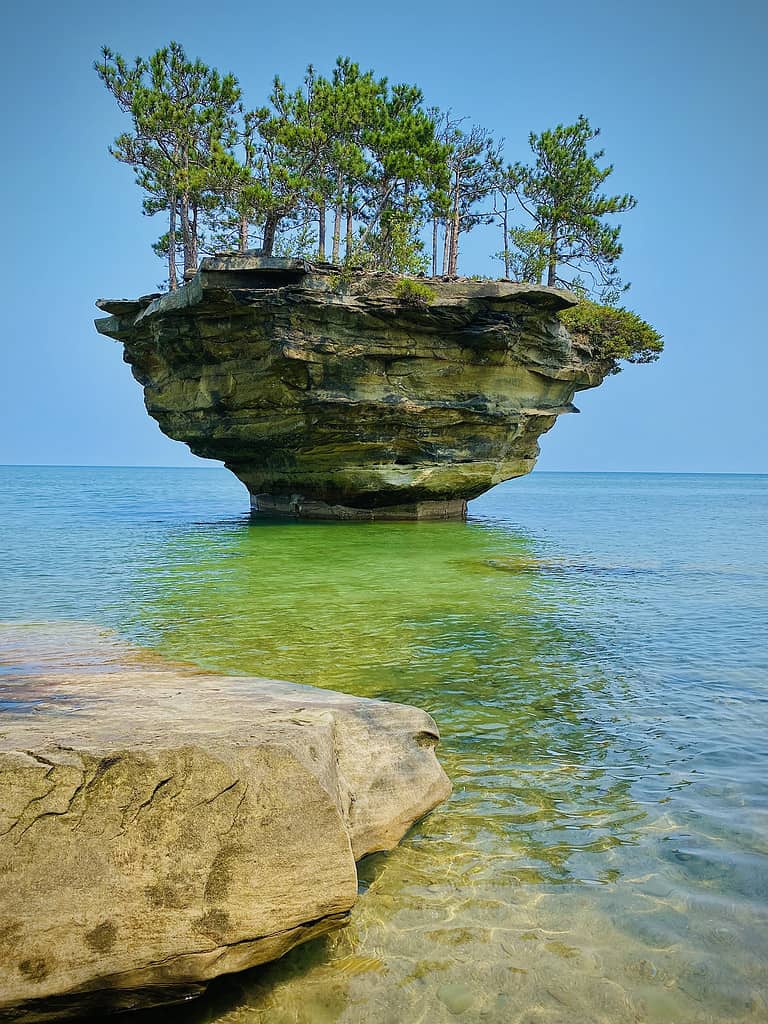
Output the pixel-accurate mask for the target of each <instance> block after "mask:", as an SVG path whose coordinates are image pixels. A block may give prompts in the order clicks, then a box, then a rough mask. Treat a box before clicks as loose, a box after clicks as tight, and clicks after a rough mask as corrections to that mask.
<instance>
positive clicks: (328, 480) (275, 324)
mask: <svg viewBox="0 0 768 1024" xmlns="http://www.w3.org/2000/svg"><path fill="white" fill-rule="evenodd" d="M427 284H428V287H429V289H430V290H431V292H432V294H431V295H430V296H429V297H428V301H427V302H419V301H418V296H417V297H416V299H415V300H414V298H413V297H410V296H408V295H407V294H405V293H404V289H403V288H402V285H401V283H400V281H399V280H398V278H396V277H394V276H393V275H388V274H363V273H359V274H350V275H349V276H345V277H342V276H341V275H340V274H339V273H338V270H337V269H335V268H333V267H329V266H327V265H316V264H310V263H307V262H305V261H303V260H287V259H263V258H260V257H256V256H248V255H243V256H222V257H215V258H211V259H206V260H204V261H203V263H202V267H201V270H200V272H199V273H198V274H197V276H196V277H195V278H194V279H193V280H192V281H191V282H189V283H188V284H187V285H185V286H184V287H183V288H181V289H179V290H178V291H177V292H174V293H171V294H168V295H162V296H145V297H144V298H140V299H136V300H101V301H100V302H99V303H98V306H99V307H100V308H101V309H103V310H104V311H105V312H107V313H110V314H111V316H109V317H106V318H103V319H99V320H97V321H96V326H97V329H98V330H99V331H100V332H101V333H102V334H105V335H107V336H108V337H111V338H114V339H116V340H118V341H120V342H122V344H123V347H124V356H125V359H126V361H127V362H128V363H129V364H130V365H131V368H132V370H133V373H134V376H135V377H136V379H137V380H138V381H139V382H140V383H141V384H142V385H143V387H144V396H145V402H146V406H147V410H148V412H149V413H150V415H151V416H153V417H154V418H155V419H156V420H157V422H158V423H159V424H160V428H161V429H162V430H163V432H164V433H166V434H167V435H168V436H169V437H172V438H175V439H177V440H181V441H184V442H186V443H187V444H188V445H189V447H190V448H191V449H192V451H193V452H194V453H195V454H196V455H201V456H203V457H206V458H213V459H221V460H223V461H224V463H225V464H226V465H227V467H228V468H229V469H230V470H232V472H233V473H235V474H236V475H237V477H238V478H239V479H240V480H242V481H243V483H244V484H245V485H246V487H247V488H248V490H249V492H250V494H251V500H252V505H253V507H254V508H255V509H259V510H262V511H277V512H289V513H292V514H297V515H305V516H314V517H337V518H420V517H438V518H439V517H458V516H461V515H463V514H464V512H465V510H466V502H467V501H468V500H469V499H471V498H474V497H477V495H479V494H482V493H483V491H486V490H488V488H490V487H492V486H493V485H494V484H497V483H499V482H501V481H502V480H508V479H510V478H511V477H516V476H522V475H523V474H525V473H528V472H530V470H531V469H532V468H533V465H534V463H535V461H536V457H537V455H538V452H539V447H538V438H539V437H540V436H541V434H543V433H544V432H545V431H547V430H549V429H550V428H551V427H552V426H553V424H554V423H555V420H556V418H557V417H558V416H559V415H560V414H561V413H564V412H574V411H576V410H575V409H574V407H573V405H572V400H573V396H574V394H575V392H577V391H579V390H582V389H585V388H591V387H596V386H597V385H598V384H600V383H601V381H602V379H603V377H604V376H605V374H606V372H607V371H608V369H609V364H608V363H607V362H606V361H605V360H604V359H601V358H600V357H599V356H598V355H597V354H596V353H595V352H593V350H592V349H591V348H590V347H589V344H588V342H587V341H586V340H585V339H584V338H574V337H571V335H569V333H568V332H567V330H566V329H565V327H564V326H563V325H562V324H561V323H560V321H559V319H558V317H557V312H558V310H563V309H566V308H568V307H569V306H572V305H574V304H575V302H576V298H575V296H573V295H572V294H571V293H569V292H564V291H561V290H557V289H553V288H545V287H541V286H538V285H522V284H513V283H511V282H506V281H472V280H442V279H433V280H430V281H428V282H427Z"/></svg>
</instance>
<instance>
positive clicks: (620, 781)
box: [0, 468, 768, 1024]
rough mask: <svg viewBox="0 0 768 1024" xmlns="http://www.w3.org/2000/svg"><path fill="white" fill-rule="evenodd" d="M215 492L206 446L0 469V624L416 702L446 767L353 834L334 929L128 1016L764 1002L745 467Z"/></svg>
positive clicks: (752, 500) (766, 915)
mask: <svg viewBox="0 0 768 1024" xmlns="http://www.w3.org/2000/svg"><path fill="white" fill-rule="evenodd" d="M246 509H247V502H246V496H245V492H244V491H243V490H242V489H241V487H240V485H239V484H238V483H237V482H236V481H235V480H234V479H233V478H232V477H230V476H229V475H228V474H227V473H226V472H225V471H224V470H218V469H190V470H161V469H146V470H133V469H115V470H110V469H42V468H12V469H11V468H6V469H0V514H1V515H2V523H3V535H2V541H1V543H2V545H3V547H4V548H5V550H4V552H3V555H2V566H3V571H2V580H1V581H0V620H3V619H4V620H6V621H7V620H15V621H37V622H40V621H61V620H77V621H80V622H83V621H85V622H90V623H97V624H99V625H103V626H105V627H109V628H111V629H114V630H116V631H117V632H118V633H119V634H120V635H121V636H122V637H126V638H128V639H130V640H133V641H136V642H138V643H140V644H141V645H144V646H146V647H151V648H153V649H155V650H156V651H158V652H160V653H162V654H164V655H167V656H169V657H171V658H174V659H181V660H185V661H193V662H196V663H198V664H200V665H203V666H205V667H208V668H215V669H219V670H222V671H225V672H252V673H257V674H261V675H267V676H274V677H277V678H285V679H290V680H294V681H297V682H304V683H311V684H314V685H318V686H327V687H333V688H336V689H342V690H347V691H350V692H353V693H359V694H363V695H366V696H375V697H384V698H387V699H390V700H400V701H406V702H410V703H414V704H419V705H421V706H423V707H425V708H427V709H428V710H429V711H430V712H431V713H432V714H433V715H434V716H435V718H436V719H437V721H438V723H439V725H440V727H441V731H442V733H443V743H442V746H441V748H440V750H441V759H442V761H443V764H444V765H445V767H446V769H447V771H448V773H449V774H450V776H451V778H452V780H453V783H454V795H453V797H452V798H451V800H450V801H449V802H448V803H446V804H445V805H443V806H442V807H441V808H438V809H437V810H436V811H435V812H434V813H433V814H432V815H431V816H430V817H429V818H427V819H426V820H425V821H423V822H421V823H420V824H419V825H418V826H417V827H416V828H415V829H414V830H413V831H412V832H411V834H410V835H409V836H408V838H407V839H406V841H405V842H404V843H403V844H402V846H401V847H400V848H399V849H398V850H396V851H394V852H393V853H391V854H388V855H386V856H376V857H372V858H369V859H368V860H367V861H365V862H363V864H362V865H361V867H360V877H361V888H362V889H364V890H365V891H366V892H365V896H364V897H363V898H362V899H361V900H360V901H359V903H358V906H357V908H356V910H355V912H354V914H353V921H352V924H351V925H350V927H349V928H347V929H346V930H344V931H342V932H339V933H337V934H335V935H333V936H330V937H327V938H325V939H322V940H318V941H317V942H314V943H310V944H308V945H307V946H306V947H302V948H300V949H298V950H296V951H294V952H293V953H291V954H289V955H288V956H287V957H286V958H284V960H282V961H280V962H279V963H277V964H274V965H271V966H269V967H267V968H262V969H258V970H255V971H252V972H249V973H248V974H247V975H244V976H240V977H238V978H234V979H226V980H223V981H222V982H220V983H217V984H215V985H214V986H213V987H212V990H211V993H210V995H209V996H207V997H206V998H205V999H204V1000H203V1001H201V1002H200V1003H198V1004H195V1005H190V1006H189V1007H187V1008H184V1009H181V1010H178V1011H174V1012H173V1014H170V1013H168V1012H167V1011H166V1012H165V1013H163V1014H162V1015H160V1014H155V1015H152V1014H150V1015H148V1016H147V1015H144V1016H143V1017H142V1018H141V1019H142V1020H145V1021H148V1020H158V1021H159V1020H161V1019H162V1020H171V1019H173V1020H178V1021H189V1022H192V1021H208V1020H220V1021H222V1022H227V1024H230V1022H231V1024H234V1022H238V1024H241V1022H242V1024H246V1022H253V1024H256V1022H269V1024H288V1022H292V1024H310V1022H311V1024H325V1022H329V1024H330V1022H346V1024H357V1022H370V1024H374V1022H375V1024H389V1022H392V1024H394V1022H408V1024H410V1022H417V1021H427V1020H428V1021H430V1022H442V1021H454V1020H456V1019H461V1020H464V1021H487V1022H499V1024H501V1022H507V1021H520V1022H527V1024H539V1022H541V1024H544V1022H558V1024H582V1022H584V1024H586V1022H593V1021H595V1022H597V1021H600V1022H605V1024H624V1022H636V1021H643V1022H645V1021H647V1022H653V1024H657V1022H658V1024H661V1022H673V1024H689V1022H690V1024H705V1022H718V1024H720V1022H726V1021H733V1022H742V1021H744V1022H747V1021H748V1022H765V1021H766V1020H768V983H767V981H766V978H767V976H768V857H767V856H766V855H767V854H768V778H767V772H766V767H767V765H768V757H767V756H766V755H767V754H768V749H767V748H768V740H767V739H766V737H768V645H767V644H766V627H767V626H768V544H766V513H768V477H757V476H753V477H749V476H741V477H738V476H692V475H691V476H684V475H681V476H672V475H658V476H655V475H630V474H626V475H600V474H534V475H532V476H531V477H528V478H526V479H524V480H519V481H514V482H511V483H509V484H506V485H503V486H501V487H499V488H496V489H495V490H494V491H492V492H491V493H490V494H488V495H486V496H484V497H483V498H481V499H479V500H478V501H476V502H473V503H472V505H471V519H470V521H469V522H468V523H467V524H466V525H464V524H459V523H435V524H418V523H406V524H397V523H387V524H347V523H344V524H321V523H313V524H307V523H293V522H275V521H269V520H265V521H261V522H254V521H251V520H250V519H249V518H248V517H247V515H245V514H244V512H245V511H246ZM4 682H5V687H6V691H7V692H11V693H14V692H15V694H16V695H17V696H18V695H20V693H21V691H20V689H19V688H22V687H23V668H21V669H18V670H17V671H16V672H14V673H12V674H11V675H8V676H6V679H5V681H4ZM137 1020H138V1018H137Z"/></svg>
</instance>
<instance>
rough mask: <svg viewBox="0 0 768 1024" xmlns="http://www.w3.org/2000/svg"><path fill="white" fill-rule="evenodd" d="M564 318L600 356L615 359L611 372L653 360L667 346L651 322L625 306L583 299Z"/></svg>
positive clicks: (566, 312) (562, 321) (569, 328)
mask: <svg viewBox="0 0 768 1024" xmlns="http://www.w3.org/2000/svg"><path fill="white" fill-rule="evenodd" d="M559 316H560V321H561V323H563V324H564V325H565V326H566V328H567V329H568V330H569V331H570V333H571V334H574V335H577V336H578V335H582V336H584V337H586V338H587V339H588V340H589V342H590V344H591V345H592V347H593V349H594V354H595V356H596V357H597V358H598V359H609V360H611V361H612V362H613V366H612V368H611V370H610V371H609V372H610V373H618V372H619V370H620V369H621V367H620V366H619V363H620V362H621V361H622V360H624V361H625V362H628V363H653V362H655V360H657V359H658V358H659V355H660V353H661V352H662V351H663V349H664V342H663V341H662V336H661V334H659V332H658V331H657V330H655V329H654V328H653V327H651V325H650V324H649V323H647V322H646V321H645V320H643V319H642V317H639V316H638V315H637V313H633V312H632V311H631V310H629V309H624V308H623V307H621V306H601V305H600V304H599V303H597V302H592V301H591V300H590V299H582V300H581V302H579V304H578V306H574V307H573V308H572V309H566V310H564V311H563V312H561V313H560V314H559Z"/></svg>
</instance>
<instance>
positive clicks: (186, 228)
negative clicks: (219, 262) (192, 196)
mask: <svg viewBox="0 0 768 1024" xmlns="http://www.w3.org/2000/svg"><path fill="white" fill-rule="evenodd" d="M180 207H181V208H180V210H179V214H180V217H181V238H182V245H183V248H184V277H186V276H187V273H188V272H190V271H194V270H195V269H196V261H195V247H194V244H193V241H192V224H191V223H190V219H189V196H188V195H187V194H186V193H185V192H182V194H181V204H180Z"/></svg>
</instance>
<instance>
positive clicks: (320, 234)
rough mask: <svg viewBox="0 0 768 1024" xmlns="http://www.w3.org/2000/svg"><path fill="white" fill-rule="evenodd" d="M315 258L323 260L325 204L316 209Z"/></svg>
mask: <svg viewBox="0 0 768 1024" xmlns="http://www.w3.org/2000/svg"><path fill="white" fill-rule="evenodd" d="M317 220H318V225H317V258H318V259H319V260H325V203H320V205H319V206H318V208H317Z"/></svg>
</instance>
